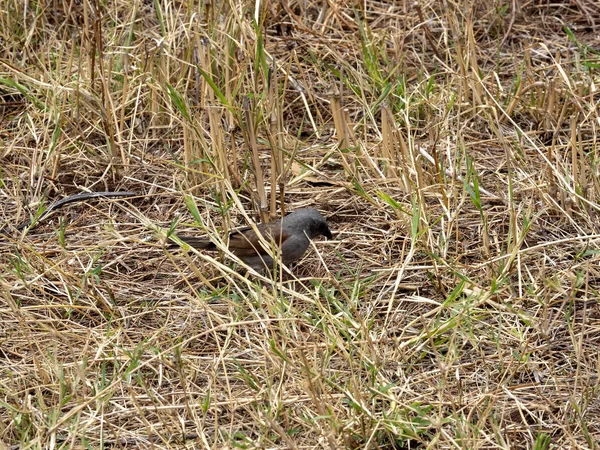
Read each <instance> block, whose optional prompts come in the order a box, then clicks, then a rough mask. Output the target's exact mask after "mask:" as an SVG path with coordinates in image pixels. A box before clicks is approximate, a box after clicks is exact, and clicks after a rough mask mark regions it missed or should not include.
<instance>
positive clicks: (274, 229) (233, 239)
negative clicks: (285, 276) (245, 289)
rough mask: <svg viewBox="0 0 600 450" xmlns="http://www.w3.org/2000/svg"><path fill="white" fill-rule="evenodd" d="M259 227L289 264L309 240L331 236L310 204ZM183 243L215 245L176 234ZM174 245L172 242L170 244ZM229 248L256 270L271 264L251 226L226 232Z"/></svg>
mask: <svg viewBox="0 0 600 450" xmlns="http://www.w3.org/2000/svg"><path fill="white" fill-rule="evenodd" d="M257 228H258V231H259V232H260V234H261V235H262V236H263V237H264V238H265V240H266V241H267V242H271V241H272V242H274V243H275V245H277V246H279V247H280V248H281V259H282V262H283V264H285V265H286V266H289V265H290V264H292V263H293V262H295V261H297V260H299V259H300V258H301V257H302V255H304V253H305V252H306V250H308V246H309V245H310V240H311V239H313V238H316V237H318V236H321V235H323V236H325V237H326V238H327V239H331V238H332V236H331V231H330V230H329V227H328V226H327V222H325V219H324V218H323V216H321V214H320V213H319V211H317V210H316V209H313V208H303V209H297V210H296V211H294V212H292V213H290V214H288V215H287V216H285V217H284V218H283V219H278V220H275V221H273V222H267V223H261V224H260V225H257ZM177 237H178V238H179V239H181V240H182V241H183V242H185V243H186V244H188V245H190V246H191V247H194V248H197V249H206V250H215V249H216V248H217V247H216V245H215V244H214V243H213V242H212V241H211V240H210V239H208V238H201V237H194V236H179V235H178V236H177ZM174 247H177V245H176V244H172V245H170V246H169V248H171V249H172V248H174ZM229 250H230V251H231V252H232V253H233V254H235V255H236V256H237V257H238V258H240V259H241V260H242V261H244V262H245V263H246V264H247V265H248V266H250V267H252V268H253V269H254V270H256V271H257V272H263V271H264V269H265V268H266V269H272V268H273V258H272V257H271V256H270V255H269V252H268V251H266V250H265V249H264V248H263V246H262V245H261V243H260V240H259V238H258V236H257V235H256V233H255V232H254V230H253V229H252V228H251V227H245V228H240V229H237V230H234V231H232V232H231V233H230V234H229Z"/></svg>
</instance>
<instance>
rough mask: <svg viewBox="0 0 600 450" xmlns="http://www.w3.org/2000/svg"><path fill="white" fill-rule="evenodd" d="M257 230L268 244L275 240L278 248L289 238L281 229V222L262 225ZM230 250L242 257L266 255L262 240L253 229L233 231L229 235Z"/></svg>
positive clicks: (246, 228)
mask: <svg viewBox="0 0 600 450" xmlns="http://www.w3.org/2000/svg"><path fill="white" fill-rule="evenodd" d="M257 228H258V231H259V232H260V234H262V235H263V237H264V238H265V239H266V240H267V242H269V241H271V240H273V241H274V242H275V244H277V245H278V246H281V244H283V243H284V242H285V241H286V240H287V239H288V237H289V234H288V233H286V232H285V231H283V230H282V229H281V221H275V222H269V223H261V224H260V225H257ZM229 249H230V250H231V251H232V252H233V253H235V254H236V255H238V256H240V257H242V256H254V255H256V254H257V253H262V254H264V253H265V250H264V249H263V247H262V245H261V244H260V239H259V238H258V236H257V235H256V233H255V232H254V230H253V229H252V227H245V228H240V229H238V230H234V231H232V232H231V234H230V235H229Z"/></svg>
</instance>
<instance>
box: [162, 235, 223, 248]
mask: <svg viewBox="0 0 600 450" xmlns="http://www.w3.org/2000/svg"><path fill="white" fill-rule="evenodd" d="M177 237H178V238H179V239H181V240H182V241H183V242H185V243H186V244H187V245H189V246H190V247H194V248H196V249H198V250H214V249H215V248H217V247H216V245H215V244H214V243H213V242H212V241H211V240H210V239H207V238H201V237H195V236H181V235H177ZM176 248H179V245H178V244H175V243H171V244H169V246H168V247H167V249H169V250H174V249H176Z"/></svg>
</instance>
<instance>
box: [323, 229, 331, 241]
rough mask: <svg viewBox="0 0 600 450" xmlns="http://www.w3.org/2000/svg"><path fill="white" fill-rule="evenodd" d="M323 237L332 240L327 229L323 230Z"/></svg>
mask: <svg viewBox="0 0 600 450" xmlns="http://www.w3.org/2000/svg"><path fill="white" fill-rule="evenodd" d="M323 236H325V237H326V238H327V239H333V236H332V235H331V231H330V230H329V228H325V232H324V233H323Z"/></svg>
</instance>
